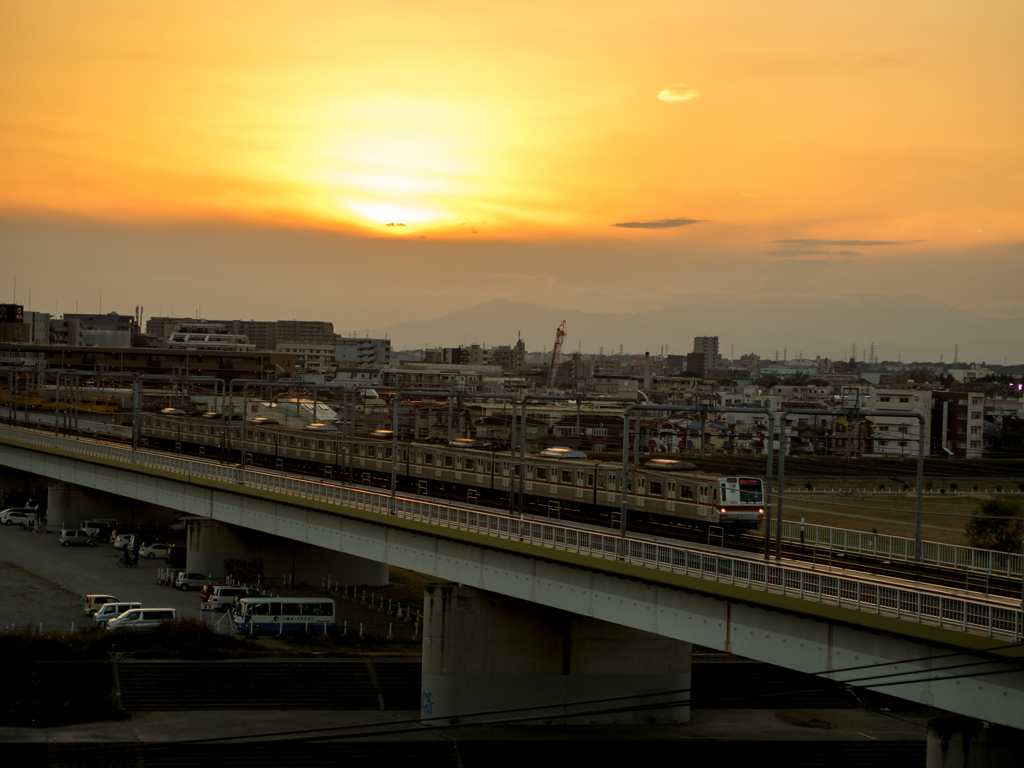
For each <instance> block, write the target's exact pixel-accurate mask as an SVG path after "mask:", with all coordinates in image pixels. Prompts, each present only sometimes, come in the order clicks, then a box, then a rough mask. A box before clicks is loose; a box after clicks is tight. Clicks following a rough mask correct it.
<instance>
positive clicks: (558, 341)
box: [548, 320, 565, 389]
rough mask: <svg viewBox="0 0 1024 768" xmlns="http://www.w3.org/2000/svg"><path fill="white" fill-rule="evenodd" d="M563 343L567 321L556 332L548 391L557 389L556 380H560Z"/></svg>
mask: <svg viewBox="0 0 1024 768" xmlns="http://www.w3.org/2000/svg"><path fill="white" fill-rule="evenodd" d="M563 341H565V320H563V321H562V324H561V325H560V326H558V329H557V330H556V331H555V346H554V348H553V349H552V350H551V373H549V374H548V389H554V388H555V379H556V378H558V358H559V357H561V356H562V342H563Z"/></svg>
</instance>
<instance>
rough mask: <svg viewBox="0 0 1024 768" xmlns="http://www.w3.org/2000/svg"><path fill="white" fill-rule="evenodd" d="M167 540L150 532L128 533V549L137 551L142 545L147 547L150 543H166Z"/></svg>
mask: <svg viewBox="0 0 1024 768" xmlns="http://www.w3.org/2000/svg"><path fill="white" fill-rule="evenodd" d="M166 543H167V542H166V541H164V540H163V539H161V538H160V537H159V536H154V535H153V534H151V533H130V534H128V544H127V545H126V546H127V548H128V549H130V550H132V551H134V552H138V551H139V550H140V549H142V548H143V547H147V546H149V545H151V544H166Z"/></svg>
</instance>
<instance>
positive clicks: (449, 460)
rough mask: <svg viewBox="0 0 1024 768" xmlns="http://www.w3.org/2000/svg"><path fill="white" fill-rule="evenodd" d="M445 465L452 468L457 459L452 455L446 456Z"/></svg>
mask: <svg viewBox="0 0 1024 768" xmlns="http://www.w3.org/2000/svg"><path fill="white" fill-rule="evenodd" d="M444 465H445V466H446V467H448V468H449V469H451V468H452V467H454V466H455V459H454V458H453V457H451V456H445V457H444Z"/></svg>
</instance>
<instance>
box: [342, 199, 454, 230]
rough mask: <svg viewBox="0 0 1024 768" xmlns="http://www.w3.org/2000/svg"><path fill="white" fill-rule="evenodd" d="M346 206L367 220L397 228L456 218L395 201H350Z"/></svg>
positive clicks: (442, 212) (439, 222)
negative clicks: (398, 203)
mask: <svg viewBox="0 0 1024 768" xmlns="http://www.w3.org/2000/svg"><path fill="white" fill-rule="evenodd" d="M344 207H345V208H347V209H348V210H350V211H352V212H353V213H355V214H356V215H357V216H359V217H360V218H361V219H363V220H364V221H366V222H370V223H373V224H377V225H381V226H386V227H395V228H396V229H397V228H399V227H406V228H408V227H418V226H424V225H430V224H441V223H444V222H446V221H451V220H453V218H454V217H452V216H451V215H450V214H447V213H445V212H444V211H438V210H432V209H429V208H414V207H410V206H407V205H397V204H395V203H374V202H362V203H348V204H346V205H345V206H344Z"/></svg>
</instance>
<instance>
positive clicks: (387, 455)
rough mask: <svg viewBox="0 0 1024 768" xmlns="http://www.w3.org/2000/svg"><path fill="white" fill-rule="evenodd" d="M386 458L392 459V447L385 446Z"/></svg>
mask: <svg viewBox="0 0 1024 768" xmlns="http://www.w3.org/2000/svg"><path fill="white" fill-rule="evenodd" d="M384 458H385V459H390V458H391V449H390V448H385V449H384Z"/></svg>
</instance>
